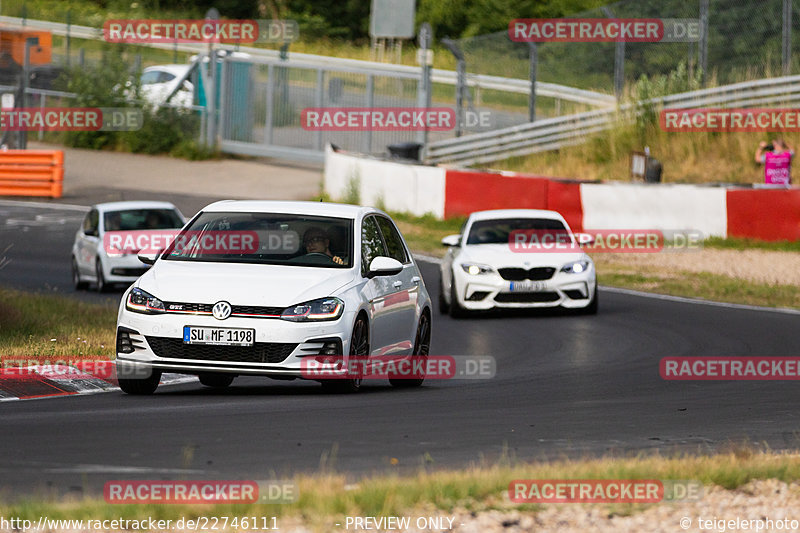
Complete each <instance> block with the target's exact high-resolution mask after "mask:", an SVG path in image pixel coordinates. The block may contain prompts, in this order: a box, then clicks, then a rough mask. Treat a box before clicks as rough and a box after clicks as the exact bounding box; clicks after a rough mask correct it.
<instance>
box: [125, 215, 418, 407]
mask: <svg viewBox="0 0 800 533" xmlns="http://www.w3.org/2000/svg"><path fill="white" fill-rule="evenodd" d="M140 259H141V260H142V261H144V262H148V263H152V264H153V266H152V268H150V270H148V271H147V273H145V274H144V275H143V276H141V277H140V278H139V279H138V280H137V281H136V282H135V283H134V284H133V285H132V286H131V287H130V288H129V289H128V290H127V291H126V292H125V293H124V295H123V297H122V301H121V302H120V308H119V315H118V319H117V343H116V352H117V360H116V366H117V372H118V378H119V384H120V387H121V388H122V390H123V391H125V392H126V393H129V394H151V393H153V392H154V391H155V390H156V387H157V386H158V384H159V380H160V377H161V373H162V372H177V373H185V374H195V375H198V376H199V377H200V382H201V383H203V384H204V385H206V386H211V387H225V386H228V385H230V384H231V383H232V381H233V379H234V378H235V377H236V376H238V375H264V376H269V377H272V378H277V379H295V378H298V377H300V378H302V377H308V373H307V372H304V368H307V367H304V361H305V362H308V360H309V359H313V360H315V361H318V362H322V363H324V364H327V363H328V362H331V364H333V363H332V361H334V359H335V358H333V357H331V356H339V358H338V361H339V362H338V363H337V364H338V365H339V366H337V367H336V368H339V367H340V366H341V361H342V358H344V359H345V360H346V359H347V358H348V357H353V356H358V357H360V358H364V357H369V356H390V357H399V358H402V357H406V356H412V355H416V356H427V354H428V350H429V346H430V338H431V309H430V307H431V305H430V297H429V295H428V292H427V290H426V289H425V284H424V283H423V280H422V276H421V274H420V271H419V269H418V268H417V265H416V263H415V262H414V259H413V258H412V257H411V254H410V253H409V250H408V247H407V246H406V243H405V241H404V239H403V237H402V235H401V234H400V232H399V231H398V230H397V227H396V226H395V224H394V222H393V221H392V220H391V219H390V218H389V217H388V216H387V215H386V214H385V213H383V212H381V211H379V210H377V209H373V208H369V207H358V206H352V205H343V204H331V203H318V202H277V201H230V200H229V201H221V202H216V203H214V204H211V205H209V206H207V207H205V208H204V209H203V210H202V211H200V212H199V213H198V214H197V215H195V217H194V218H193V219H192V220H191V221H190V222H189V223H188V224H187V225H186V226H185V227H184V229H183V230H182V232H181V233H180V234H179V235H178V236H177V237H176V238H175V240H174V241H173V242H172V244H171V245H170V246H169V247H168V248H166V249H165V250H164V251H163V252H162V253H161V254H159V255H156V254H154V255H150V256H145V255H141V256H140ZM344 366H345V368H347V365H346V363H345V365H344ZM334 370H335V369H334ZM345 375H346V377H345V378H341V379H335V378H334V379H318V380H317V381H321V382H322V383H323V385H327V386H329V387H331V388H334V389H336V390H342V391H349V392H354V391H356V390H358V389H359V387H360V385H361V379H359V378H357V377H355V376H354V375H353V374H345ZM311 379H313V378H311ZM422 379H424V377H423V378H420V379H403V378H397V379H393V380H391V382H392V384H393V385H396V386H414V385H419V384H421V383H422Z"/></svg>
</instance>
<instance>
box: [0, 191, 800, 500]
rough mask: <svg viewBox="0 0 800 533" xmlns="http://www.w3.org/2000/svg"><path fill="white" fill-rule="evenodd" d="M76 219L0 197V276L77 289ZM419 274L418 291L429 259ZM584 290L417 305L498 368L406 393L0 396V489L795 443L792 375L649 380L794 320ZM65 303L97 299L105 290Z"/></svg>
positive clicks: (250, 384) (738, 351)
mask: <svg viewBox="0 0 800 533" xmlns="http://www.w3.org/2000/svg"><path fill="white" fill-rule="evenodd" d="M187 214H188V213H187ZM37 216H40V218H39V219H38V222H37ZM41 216H44V217H45V218H41ZM48 217H49V218H48ZM61 219H65V220H64V222H63V223H61V222H58V221H60V220H61ZM79 220H80V212H78V211H75V210H72V211H70V210H63V211H60V210H54V209H40V208H28V207H25V208H19V207H13V206H10V205H9V204H5V203H3V204H0V261H2V262H0V264H2V265H4V266H2V268H0V285H3V286H12V287H18V288H23V289H26V290H40V291H56V292H59V293H64V294H69V295H76V293H75V292H74V291H73V290H72V289H71V287H70V280H69V250H70V246H71V243H72V238H73V235H74V232H75V230H76V228H77V224H78V222H79ZM9 221H13V222H12V223H11V224H10V225H9ZM25 221H29V223H28V224H27V225H26V224H25ZM43 221H44V222H43ZM22 228H26V229H24V230H23V229H22ZM9 245H10V247H9ZM4 257H5V260H4V261H3V258H4ZM422 269H423V274H424V278H425V283H426V285H427V287H428V290H429V291H431V293H432V295H433V297H434V300H435V298H436V290H437V286H438V279H437V277H438V267H437V266H436V265H433V264H430V263H423V264H422ZM600 296H601V302H600V313H599V314H598V315H597V316H594V317H582V316H571V315H566V314H563V313H535V314H530V313H527V314H494V315H490V316H482V317H477V318H472V319H467V320H459V321H455V320H452V319H451V318H449V317H445V316H441V315H439V314H438V312H437V311H434V316H433V340H432V347H431V353H432V354H437V355H438V354H441V355H492V356H494V357H495V358H496V362H497V375H496V377H495V378H494V379H490V380H473V381H467V380H460V381H457V380H451V381H436V382H433V381H429V382H426V384H425V385H424V386H423V387H422V388H421V389H418V390H408V391H404V390H396V389H392V388H391V387H390V386H389V384H388V382H387V383H384V382H375V383H372V384H367V385H366V386H365V389H364V390H363V391H362V392H361V393H359V394H355V395H333V396H332V395H327V394H323V393H322V391H321V388H320V387H319V386H318V385H316V384H315V383H308V382H300V381H294V382H283V381H273V380H269V379H266V378H265V379H260V378H239V379H237V381H236V382H235V383H234V385H233V386H232V387H231V388H230V389H228V390H223V391H214V390H210V389H205V388H204V387H202V386H200V384H199V383H195V384H186V385H175V386H169V387H163V388H160V389H159V390H158V392H157V393H156V394H155V395H154V396H152V397H131V396H126V395H124V394H122V393H121V392H110V393H104V394H96V395H87V396H80V397H67V398H56V399H49V400H29V401H15V402H4V403H2V404H0V427H2V433H3V436H2V438H0V457H1V459H0V476H2V482H0V490H4V489H10V488H12V487H13V492H14V494H15V495H16V494H20V495H21V494H26V493H33V492H36V491H38V490H40V489H55V490H56V491H58V492H64V491H81V490H87V489H89V490H93V491H94V490H102V483H103V482H104V481H107V480H110V479H160V478H170V479H174V478H178V477H180V478H188V479H205V478H218V479H236V478H239V479H269V478H274V477H276V476H282V475H288V474H291V473H294V472H298V471H309V472H314V471H318V470H319V469H320V467H321V466H324V467H326V468H328V469H331V468H332V469H334V470H337V471H341V472H348V473H355V474H362V473H370V472H386V471H393V470H400V471H413V470H416V469H417V468H419V467H420V465H423V464H425V465H427V466H428V467H432V468H439V467H460V466H464V465H467V464H469V463H471V462H481V461H486V462H488V463H493V462H494V461H496V460H497V459H499V458H501V457H502V456H504V455H509V456H511V457H512V458H516V459H519V460H533V459H541V458H553V457H562V456H582V455H602V454H611V453H613V454H627V453H635V452H639V451H648V450H659V451H661V452H664V453H670V452H675V451H692V452H704V451H710V450H714V449H720V448H725V447H727V446H729V445H731V443H740V442H742V441H749V442H753V443H764V444H766V445H768V446H770V447H771V448H773V449H783V448H796V447H797V446H798V445H799V444H800V443H799V442H798V435H800V414H798V409H797V405H798V404H797V403H796V402H797V401H798V399H800V392H798V390H797V384H796V383H792V382H789V381H786V382H778V381H773V382H767V381H762V382H758V381H750V382H746V381H739V382H734V381H719V382H715V381H705V382H704V381H695V382H677V381H676V382H667V381H664V380H662V379H661V378H660V376H659V360H660V359H661V358H662V357H665V356H789V355H791V356H797V355H798V354H800V315H797V314H787V313H780V312H770V311H758V310H751V309H740V308H734V307H722V306H712V305H704V304H696V303H685V302H678V301H670V300H662V299H655V298H648V297H643V296H638V295H630V294H620V293H616V292H611V291H601V295H600ZM79 297H81V298H85V299H89V300H92V301H99V300H110V301H113V300H117V299H118V298H119V293H116V294H111V295H95V294H92V293H81V294H80V295H79ZM426 454H427V455H426ZM423 457H427V458H428V459H427V462H426V460H425V459H423ZM393 458H394V459H397V461H398V464H397V465H392V464H391V463H392V462H393V461H391V460H392V459H393Z"/></svg>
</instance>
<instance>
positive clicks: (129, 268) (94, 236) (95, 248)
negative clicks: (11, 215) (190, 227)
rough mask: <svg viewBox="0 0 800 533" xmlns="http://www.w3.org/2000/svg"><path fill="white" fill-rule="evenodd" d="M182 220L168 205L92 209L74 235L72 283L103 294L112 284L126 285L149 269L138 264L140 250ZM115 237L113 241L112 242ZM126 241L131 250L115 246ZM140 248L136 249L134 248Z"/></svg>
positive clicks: (136, 204) (121, 204)
mask: <svg viewBox="0 0 800 533" xmlns="http://www.w3.org/2000/svg"><path fill="white" fill-rule="evenodd" d="M184 223H185V219H184V218H183V215H182V214H181V212H180V211H179V210H178V208H177V207H175V206H174V205H172V204H171V203H169V202H146V201H136V202H107V203H103V204H96V205H93V206H92V207H91V208H90V209H89V212H88V213H86V216H85V217H84V219H83V224H81V227H80V228H78V231H77V232H76V233H75V241H74V242H73V244H72V257H71V259H72V283H73V285H74V286H75V288H76V289H85V288H86V287H88V285H89V283H93V284H94V286H95V288H96V289H97V290H98V291H99V292H102V291H104V290H106V289H107V288H108V287H109V286H111V285H115V284H123V283H124V284H126V285H129V284H131V283H133V282H134V281H136V278H138V277H139V276H141V275H142V274H144V273H145V272H146V271H147V269H148V268H149V267H148V265H144V264H142V262H141V261H139V259H138V257H137V254H138V251H139V248H142V247H145V246H147V245H148V244H149V243H152V242H155V241H156V238H157V237H164V238H166V237H169V234H171V233H177V231H178V230H179V229H180V228H181V227H182V226H183V224H184ZM112 235H113V237H116V238H119V239H116V238H112ZM123 236H124V237H126V238H127V240H129V241H130V242H131V244H133V245H134V246H132V247H131V246H129V247H127V248H126V247H124V246H121V245H120V246H115V242H116V241H117V240H119V241H120V244H122V243H123V242H124V240H123V239H122V237H123ZM137 243H138V244H140V246H135V245H136V244H137Z"/></svg>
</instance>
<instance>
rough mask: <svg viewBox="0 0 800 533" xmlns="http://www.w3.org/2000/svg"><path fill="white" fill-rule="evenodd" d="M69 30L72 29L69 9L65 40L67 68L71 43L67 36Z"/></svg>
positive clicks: (68, 10)
mask: <svg viewBox="0 0 800 533" xmlns="http://www.w3.org/2000/svg"><path fill="white" fill-rule="evenodd" d="M71 28H72V10H71V9H67V40H66V43H67V66H68V67H69V63H70V59H69V52H70V48H71V43H70V35H69V34H70V33H71V32H70V29H71Z"/></svg>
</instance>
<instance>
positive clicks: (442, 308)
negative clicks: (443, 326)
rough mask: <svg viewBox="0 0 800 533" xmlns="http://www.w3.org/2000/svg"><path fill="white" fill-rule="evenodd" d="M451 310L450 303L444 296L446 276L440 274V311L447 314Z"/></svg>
mask: <svg viewBox="0 0 800 533" xmlns="http://www.w3.org/2000/svg"><path fill="white" fill-rule="evenodd" d="M449 311H450V304H448V303H447V299H446V298H445V297H444V276H442V275H439V312H440V313H441V314H443V315H446V314H447V313H448V312H449Z"/></svg>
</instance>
